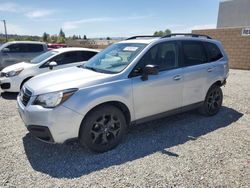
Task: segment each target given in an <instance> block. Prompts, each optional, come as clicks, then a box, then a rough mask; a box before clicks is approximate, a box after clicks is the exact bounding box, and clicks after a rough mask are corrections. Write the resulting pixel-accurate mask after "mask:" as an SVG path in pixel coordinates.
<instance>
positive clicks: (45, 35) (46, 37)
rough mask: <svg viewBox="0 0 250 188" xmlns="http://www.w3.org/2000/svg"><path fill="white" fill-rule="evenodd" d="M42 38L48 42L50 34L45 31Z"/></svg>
mask: <svg viewBox="0 0 250 188" xmlns="http://www.w3.org/2000/svg"><path fill="white" fill-rule="evenodd" d="M42 40H43V42H48V41H49V34H48V33H46V32H44V33H43V36H42Z"/></svg>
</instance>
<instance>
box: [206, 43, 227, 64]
mask: <svg viewBox="0 0 250 188" xmlns="http://www.w3.org/2000/svg"><path fill="white" fill-rule="evenodd" d="M205 46H206V49H207V53H208V57H209V61H210V62H212V61H217V60H219V59H220V58H222V57H223V55H222V53H221V51H220V49H219V48H218V46H217V45H216V44H213V43H210V42H205Z"/></svg>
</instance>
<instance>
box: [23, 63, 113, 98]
mask: <svg viewBox="0 0 250 188" xmlns="http://www.w3.org/2000/svg"><path fill="white" fill-rule="evenodd" d="M113 76H114V75H113V74H104V73H98V72H94V71H92V70H88V69H84V68H79V67H70V68H65V69H61V70H56V71H52V72H48V73H44V74H40V75H38V76H36V77H34V78H32V79H30V80H29V81H28V82H27V83H26V84H25V85H24V86H25V87H26V88H28V89H29V90H31V91H32V93H33V95H40V94H43V93H49V92H54V91H60V90H64V89H70V88H82V87H88V86H93V85H96V84H100V83H103V82H106V81H107V80H108V79H109V78H111V77H113Z"/></svg>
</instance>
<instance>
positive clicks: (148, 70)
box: [141, 65, 159, 81]
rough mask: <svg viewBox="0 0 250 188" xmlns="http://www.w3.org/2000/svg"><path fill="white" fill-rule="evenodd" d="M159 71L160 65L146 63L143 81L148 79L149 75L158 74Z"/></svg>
mask: <svg viewBox="0 0 250 188" xmlns="http://www.w3.org/2000/svg"><path fill="white" fill-rule="evenodd" d="M158 73H159V69H158V65H146V66H145V67H144V69H143V74H142V77H141V79H142V81H146V80H148V75H157V74H158Z"/></svg>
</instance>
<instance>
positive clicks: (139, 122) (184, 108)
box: [131, 101, 203, 125]
mask: <svg viewBox="0 0 250 188" xmlns="http://www.w3.org/2000/svg"><path fill="white" fill-rule="evenodd" d="M202 104H203V101H202V102H198V103H195V104H191V105H187V106H184V107H180V108H177V109H174V110H169V111H167V112H162V113H160V114H155V115H152V116H148V117H145V118H142V119H139V120H135V121H132V122H131V125H136V124H141V123H145V122H148V121H152V120H156V119H161V118H163V117H168V116H171V115H174V114H179V113H182V112H186V111H190V110H193V109H196V108H199V107H200V106H202Z"/></svg>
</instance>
